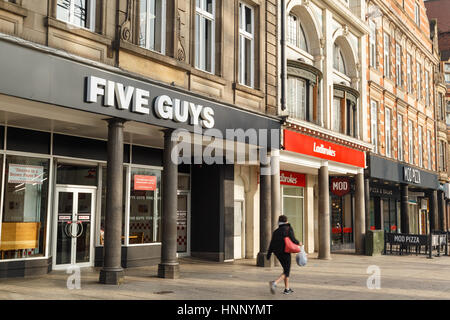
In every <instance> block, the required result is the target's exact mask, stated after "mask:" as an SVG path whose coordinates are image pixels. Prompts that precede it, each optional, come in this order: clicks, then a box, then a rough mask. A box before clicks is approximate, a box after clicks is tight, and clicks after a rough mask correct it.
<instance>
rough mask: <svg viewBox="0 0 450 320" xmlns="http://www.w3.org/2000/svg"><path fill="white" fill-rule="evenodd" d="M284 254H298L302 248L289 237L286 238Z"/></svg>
mask: <svg viewBox="0 0 450 320" xmlns="http://www.w3.org/2000/svg"><path fill="white" fill-rule="evenodd" d="M284 252H287V253H297V252H300V247H299V245H298V244H295V243H293V242H292V240H291V239H290V238H289V237H284Z"/></svg>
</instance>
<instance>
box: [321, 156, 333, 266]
mask: <svg viewBox="0 0 450 320" xmlns="http://www.w3.org/2000/svg"><path fill="white" fill-rule="evenodd" d="M329 190H330V187H329V180H328V163H327V164H325V165H322V167H320V169H319V259H324V260H330V259H331V251H330V248H331V247H330V241H331V239H330V233H331V232H330V231H331V230H330V192H329Z"/></svg>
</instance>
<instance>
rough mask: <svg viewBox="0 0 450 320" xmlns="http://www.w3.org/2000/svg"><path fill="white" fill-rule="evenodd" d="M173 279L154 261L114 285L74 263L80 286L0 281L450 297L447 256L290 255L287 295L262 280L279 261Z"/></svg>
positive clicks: (192, 264)
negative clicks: (303, 262) (372, 285)
mask: <svg viewBox="0 0 450 320" xmlns="http://www.w3.org/2000/svg"><path fill="white" fill-rule="evenodd" d="M180 264H181V266H180V271H181V274H180V279H176V280H172V279H160V278H158V277H157V276H156V275H157V269H158V267H157V266H151V267H141V268H130V269H125V271H124V272H125V280H124V282H123V283H122V284H120V285H118V286H111V285H102V284H99V283H98V277H99V270H100V269H98V268H87V269H81V288H80V289H72V290H70V289H68V287H67V281H68V277H69V276H70V275H69V274H66V273H65V272H64V271H53V272H51V273H50V274H48V275H44V276H39V277H29V278H15V279H0V299H2V300H343V299H345V300H391V299H396V300H397V299H400V300H416V299H417V300H425V299H433V300H434V299H446V300H449V299H450V257H447V256H443V257H436V258H434V259H427V258H426V257H425V256H390V255H389V256H375V257H368V256H357V255H352V254H333V255H332V260H327V261H325V260H319V259H317V254H311V255H309V257H308V264H307V266H305V267H299V266H297V265H296V264H295V262H294V261H293V264H292V270H291V277H290V280H291V288H292V289H293V290H294V293H293V294H291V295H288V296H286V295H283V294H282V289H283V288H282V287H283V285H282V284H279V287H278V291H277V293H276V294H275V295H272V294H270V292H269V287H268V281H269V280H273V279H275V278H276V277H278V276H279V274H280V273H281V270H282V269H281V267H279V266H277V267H272V268H260V267H257V266H256V260H239V261H235V262H232V263H216V262H208V261H202V260H195V259H192V258H183V259H180ZM369 266H377V267H378V268H379V271H380V289H369V288H368V287H367V280H368V278H369V276H371V275H372V274H368V273H367V268H368V267H369Z"/></svg>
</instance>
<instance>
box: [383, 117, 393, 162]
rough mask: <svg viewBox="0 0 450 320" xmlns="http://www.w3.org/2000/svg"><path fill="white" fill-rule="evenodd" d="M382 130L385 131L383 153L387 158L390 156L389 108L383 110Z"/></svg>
mask: <svg viewBox="0 0 450 320" xmlns="http://www.w3.org/2000/svg"><path fill="white" fill-rule="evenodd" d="M384 132H385V143H386V148H385V155H386V157H388V158H391V157H392V135H391V109H389V108H385V110H384Z"/></svg>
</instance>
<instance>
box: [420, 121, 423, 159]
mask: <svg viewBox="0 0 450 320" xmlns="http://www.w3.org/2000/svg"><path fill="white" fill-rule="evenodd" d="M422 139H423V129H422V126H419V167H423V142H422Z"/></svg>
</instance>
